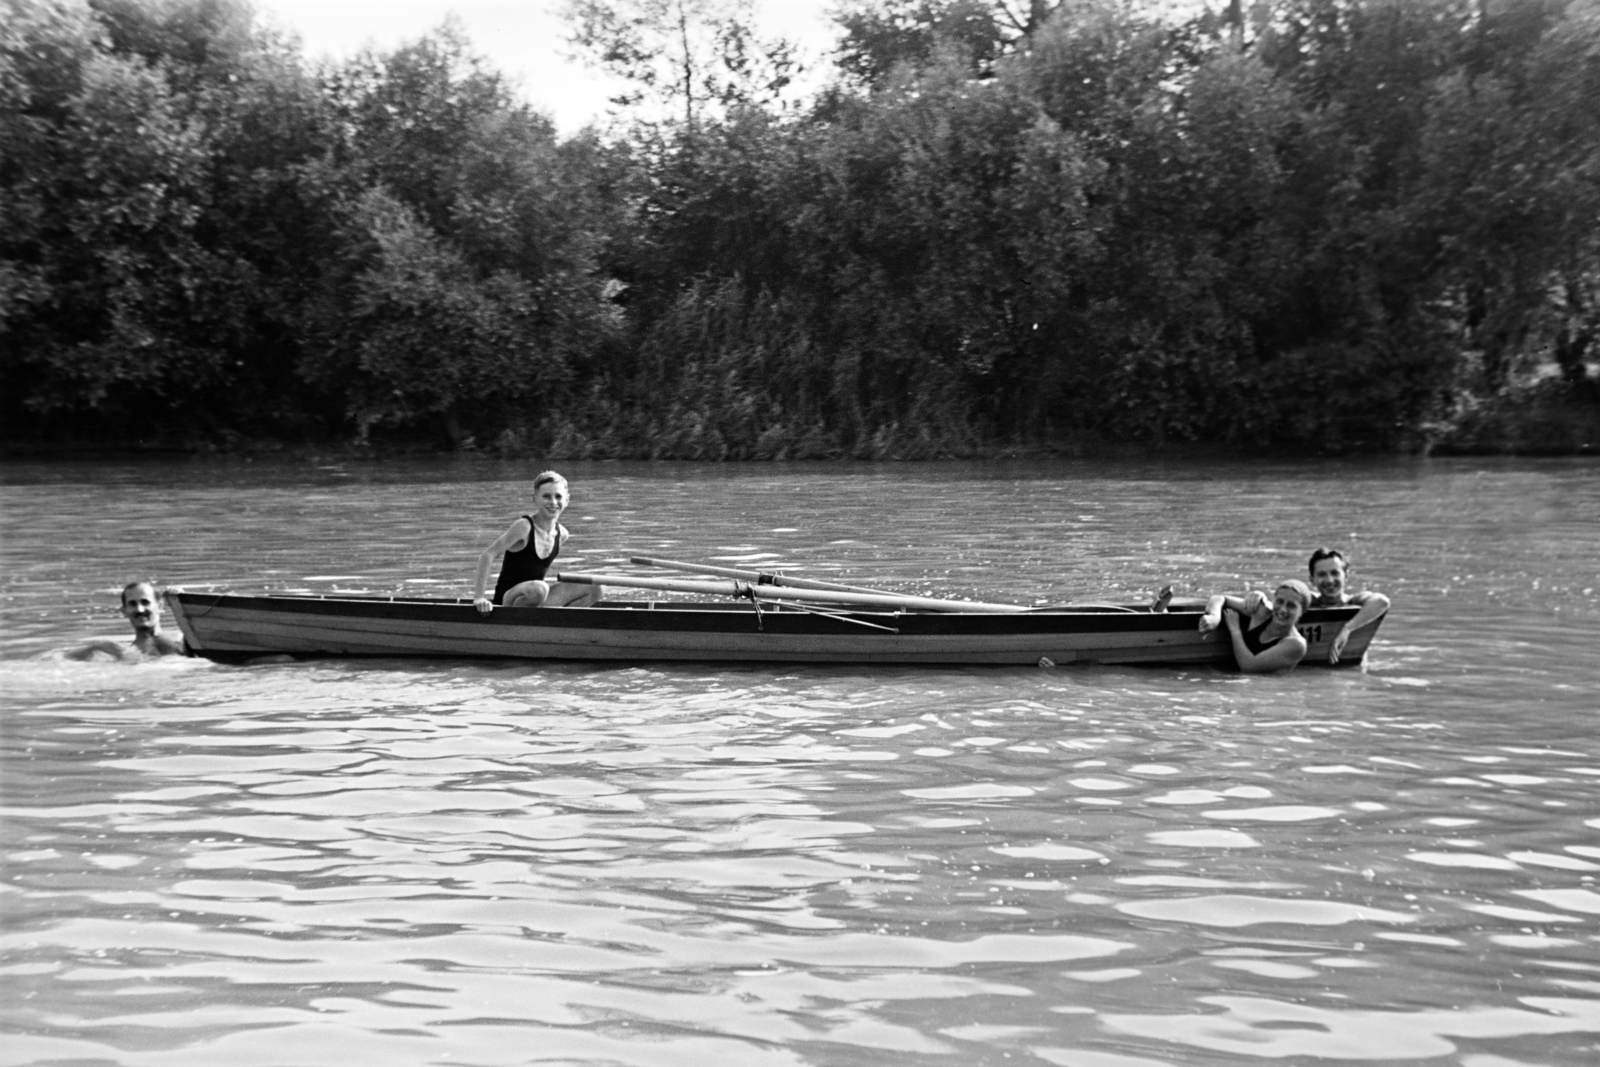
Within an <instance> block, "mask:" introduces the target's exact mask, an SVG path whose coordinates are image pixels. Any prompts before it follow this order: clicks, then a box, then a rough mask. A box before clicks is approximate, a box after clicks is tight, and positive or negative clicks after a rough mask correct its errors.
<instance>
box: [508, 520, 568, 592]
mask: <svg viewBox="0 0 1600 1067" xmlns="http://www.w3.org/2000/svg"><path fill="white" fill-rule="evenodd" d="M522 517H523V518H524V519H527V520H528V543H527V544H525V545H523V546H522V548H521V549H519V550H518V551H516V552H507V553H506V554H505V559H504V560H503V561H502V562H501V564H500V580H499V581H497V582H495V583H494V603H496V604H503V603H505V595H506V593H508V592H509V591H510V590H511V589H513V588H514V587H516V586H518V585H521V584H522V583H523V582H538V581H543V580H544V576H545V574H546V573H547V572H548V571H549V570H550V564H552V563H554V562H555V561H556V557H557V556H559V555H561V524H560V523H557V524H556V528H555V530H554V531H553V532H554V534H555V539H556V543H555V547H554V548H552V549H551V550H550V555H549V556H547V557H543V558H541V557H540V555H539V552H538V549H536V548H535V547H534V544H533V542H534V539H535V535H536V534H537V533H538V530H537V529H536V528H535V527H534V525H533V516H532V515H524V516H522Z"/></svg>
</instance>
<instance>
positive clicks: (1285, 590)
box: [1200, 578, 1313, 674]
mask: <svg viewBox="0 0 1600 1067" xmlns="http://www.w3.org/2000/svg"><path fill="white" fill-rule="evenodd" d="M1312 598H1313V594H1312V592H1311V587H1310V586H1309V585H1307V584H1306V583H1305V582H1302V581H1300V580H1299V579H1297V578H1290V579H1289V580H1288V581H1286V582H1284V583H1283V584H1281V585H1279V586H1278V588H1277V590H1276V591H1274V592H1273V594H1272V601H1271V604H1270V606H1269V605H1268V604H1267V600H1266V596H1265V595H1264V594H1262V593H1260V592H1251V593H1248V594H1246V595H1245V596H1242V597H1237V596H1214V597H1212V598H1211V599H1210V600H1209V601H1207V602H1206V611H1205V614H1204V615H1202V616H1201V617H1200V633H1201V635H1202V636H1203V637H1210V636H1211V634H1212V633H1214V632H1215V631H1216V629H1217V627H1219V626H1220V625H1222V624H1223V623H1224V622H1226V623H1227V626H1228V635H1229V637H1230V638H1231V639H1232V641H1233V655H1234V659H1235V660H1237V661H1238V663H1239V669H1240V670H1241V671H1243V672H1244V673H1246V674H1264V673H1266V672H1268V671H1286V670H1288V669H1289V668H1291V667H1293V666H1295V665H1296V664H1297V663H1299V662H1300V660H1301V659H1303V658H1304V657H1305V654H1306V649H1307V647H1309V646H1308V645H1307V644H1306V639H1305V637H1304V636H1303V635H1302V634H1301V633H1300V631H1299V630H1298V629H1296V628H1295V624H1296V623H1297V622H1299V621H1300V616H1302V615H1304V614H1305V613H1306V611H1307V610H1308V609H1309V608H1310V607H1311V601H1312ZM1246 620H1248V622H1246Z"/></svg>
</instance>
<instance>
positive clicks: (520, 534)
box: [472, 471, 605, 615]
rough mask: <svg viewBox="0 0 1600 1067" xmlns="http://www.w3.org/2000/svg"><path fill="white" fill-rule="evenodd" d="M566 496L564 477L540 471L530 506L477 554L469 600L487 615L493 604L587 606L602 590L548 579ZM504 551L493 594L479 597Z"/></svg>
mask: <svg viewBox="0 0 1600 1067" xmlns="http://www.w3.org/2000/svg"><path fill="white" fill-rule="evenodd" d="M569 500H570V496H569V490H568V488H567V480H566V479H565V478H563V477H562V476H561V475H559V474H557V473H556V472H555V471H545V472H544V473H542V474H540V475H539V476H538V477H537V478H535V479H534V480H533V503H534V510H533V513H532V514H531V515H524V516H522V517H521V518H519V519H517V520H516V521H514V522H513V523H512V524H511V525H510V527H508V528H507V529H506V532H505V533H503V534H501V535H500V536H499V537H498V538H496V539H495V542H494V544H492V545H490V546H489V547H488V548H486V549H484V550H483V551H482V552H481V553H479V554H478V572H477V576H476V578H475V580H474V581H473V585H472V590H473V592H472V604H473V607H475V608H477V609H478V611H479V613H481V614H485V615H486V614H488V613H489V612H491V611H493V610H494V605H496V604H501V605H504V606H505V607H508V608H538V607H546V608H562V607H578V608H585V607H591V606H593V605H594V604H597V603H599V601H600V600H601V598H602V597H603V596H604V595H605V589H604V588H603V587H601V586H598V585H582V584H579V583H577V582H553V583H552V582H547V581H545V575H546V574H547V573H549V570H550V565H551V564H552V563H554V562H555V560H556V557H557V556H559V555H560V554H561V546H562V545H564V544H566V543H567V537H568V534H567V529H566V527H564V526H562V525H561V513H562V512H563V511H565V510H566V508H567V504H568V502H569ZM502 553H503V554H504V557H505V558H504V560H503V562H502V563H501V564H500V580H499V581H497V582H496V583H495V586H494V597H493V598H492V599H491V598H490V597H487V596H485V595H484V588H485V586H486V585H487V584H488V581H489V565H490V564H491V563H492V562H493V561H494V557H495V556H497V555H500V554H502Z"/></svg>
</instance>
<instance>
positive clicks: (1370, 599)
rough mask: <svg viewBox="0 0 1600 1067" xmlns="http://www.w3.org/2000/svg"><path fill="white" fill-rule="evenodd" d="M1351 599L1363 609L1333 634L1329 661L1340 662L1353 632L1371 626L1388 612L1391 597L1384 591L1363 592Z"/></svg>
mask: <svg viewBox="0 0 1600 1067" xmlns="http://www.w3.org/2000/svg"><path fill="white" fill-rule="evenodd" d="M1351 599H1353V600H1356V601H1357V602H1358V603H1360V605H1361V610H1360V611H1358V612H1356V613H1355V616H1354V617H1353V618H1352V619H1351V620H1350V621H1349V622H1347V623H1345V624H1344V625H1343V626H1341V627H1340V628H1339V632H1338V633H1336V634H1334V635H1333V647H1332V648H1330V649H1328V662H1329V663H1338V662H1339V657H1340V656H1341V655H1342V654H1343V653H1344V646H1345V645H1346V644H1348V643H1349V641H1350V635H1351V634H1353V633H1355V632H1356V631H1357V630H1359V629H1361V628H1362V627H1363V626H1371V625H1372V624H1373V623H1375V622H1377V621H1378V620H1379V619H1381V618H1383V617H1384V615H1386V614H1388V611H1389V598H1388V597H1386V596H1384V595H1383V594H1382V593H1361V594H1358V596H1356V597H1352V598H1351Z"/></svg>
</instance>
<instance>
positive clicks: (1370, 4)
mask: <svg viewBox="0 0 1600 1067" xmlns="http://www.w3.org/2000/svg"><path fill="white" fill-rule="evenodd" d="M0 5H3V9H4V10H3V16H4V17H3V19H0V143H3V144H4V146H5V151H4V152H3V154H0V393H3V399H0V404H3V405H4V408H3V410H4V414H5V417H6V419H7V424H8V427H10V429H9V431H8V432H9V433H11V434H12V435H13V436H16V435H17V434H20V433H28V434H33V435H38V436H44V437H47V438H49V437H52V436H53V437H62V436H68V435H74V434H76V435H87V436H102V437H125V436H127V435H130V434H141V433H148V432H149V427H150V426H151V424H152V422H155V423H157V424H159V425H161V426H164V427H168V428H169V433H170V436H172V437H173V438H176V439H184V440H189V441H217V440H227V439H228V438H229V437H230V436H236V435H242V436H244V437H248V438H255V439H261V438H266V437H276V438H279V439H285V440H307V439H315V440H323V439H328V438H348V439H355V440H358V441H372V440H379V439H383V440H390V441H407V440H415V441H418V442H421V443H425V444H433V445H437V444H440V443H446V442H450V443H453V444H454V445H455V446H456V447H490V446H495V447H502V448H506V449H513V450H515V449H538V450H546V451H553V452H555V453H557V454H569V455H648V456H682V457H699V458H717V459H723V458H760V457H799V456H829V455H858V456H932V455H941V454H956V453H968V452H972V451H975V450H977V449H981V448H984V447H993V446H999V445H1007V444H1028V443H1039V442H1049V441H1054V440H1059V439H1061V438H1063V437H1070V436H1074V435H1095V436H1100V437H1110V438H1115V439H1132V440H1143V441H1152V442H1158V443H1160V442H1171V441H1175V440H1188V441H1209V442H1221V443H1227V444H1232V445H1236V446H1255V447H1259V446H1277V447H1293V448H1304V449H1314V450H1337V449H1356V448H1380V449H1381V448H1396V447H1414V446H1416V445H1418V444H1420V443H1424V442H1426V441H1427V440H1428V439H1429V438H1430V437H1431V436H1433V435H1437V434H1438V433H1439V432H1441V428H1448V427H1450V426H1452V425H1468V424H1471V425H1475V426H1484V425H1488V424H1489V421H1492V420H1489V421H1486V418H1487V417H1486V416H1485V415H1484V412H1485V411H1487V410H1489V408H1488V407H1486V405H1491V406H1492V405H1493V404H1494V403H1496V402H1497V401H1496V398H1498V397H1510V396H1513V395H1520V394H1518V393H1517V391H1518V390H1526V389H1528V388H1531V387H1532V385H1531V383H1534V382H1536V381H1538V380H1540V378H1541V376H1548V381H1547V382H1546V383H1545V384H1543V385H1539V386H1538V388H1539V389H1541V390H1543V392H1541V393H1540V394H1539V395H1540V397H1541V398H1543V399H1541V400H1540V401H1539V403H1538V404H1525V405H1523V406H1522V407H1521V408H1517V407H1515V406H1514V405H1513V406H1512V407H1506V408H1505V410H1507V411H1511V410H1527V411H1534V410H1537V411H1546V410H1548V405H1549V402H1552V401H1551V400H1550V398H1551V397H1555V396H1557V395H1558V394H1559V395H1561V396H1567V397H1569V398H1574V399H1576V400H1577V401H1580V402H1583V403H1588V404H1591V405H1593V404H1595V402H1596V387H1595V383H1594V376H1593V374H1592V373H1591V370H1590V367H1591V364H1592V363H1593V361H1594V360H1595V359H1596V355H1597V342H1596V336H1597V333H1600V109H1597V108H1595V107H1594V105H1593V101H1594V100H1596V99H1600V0H1525V2H1515V3H1513V2H1509V0H1488V2H1484V0H1274V2H1270V3H1263V4H1254V5H1248V6H1247V5H1243V4H1239V3H1232V4H1227V5H1223V6H1218V7H1217V8H1216V9H1214V10H1211V11H1202V12H1199V13H1197V14H1195V15H1194V16H1193V17H1185V18H1182V19H1179V18H1175V17H1174V16H1173V15H1171V14H1169V13H1168V12H1167V11H1166V9H1164V8H1162V7H1160V6H1156V5H1144V4H1140V3H1134V2H1130V0H1062V2H1060V3H1045V2H1044V0H1030V2H1028V3H1021V2H1020V0H948V2H947V0H881V2H872V0H851V2H850V3H848V4H846V5H845V6H844V7H842V8H841V9H840V11H839V14H838V21H839V27H840V29H839V49H838V52H837V54H836V60H837V62H838V72H837V73H838V76H837V78H836V79H835V81H834V82H833V83H832V84H831V85H830V86H829V87H828V88H827V89H826V90H825V91H823V92H822V93H821V94H820V95H819V96H818V97H817V98H816V100H815V101H814V102H813V104H812V105H811V106H810V107H809V109H807V110H804V111H801V110H796V109H795V108H793V107H790V106H785V105H782V104H781V103H780V98H781V97H782V95H783V92H784V89H785V85H786V81H787V79H788V78H789V77H790V76H791V75H792V73H793V70H794V67H793V58H794V57H793V54H792V51H790V50H789V49H788V46H787V45H786V44H784V43H783V42H767V41H765V40H763V39H762V38H761V36H760V35H759V34H758V33H756V31H755V29H754V23H753V20H752V18H751V12H750V9H749V8H748V7H747V6H742V5H741V4H739V3H734V2H731V0H730V2H728V3H720V2H718V0H628V2H627V3H623V4H590V3H587V0H578V2H576V3H574V4H573V5H572V6H571V10H570V15H569V17H570V19H571V24H572V26H573V38H572V40H573V43H574V45H575V46H576V47H578V48H579V49H580V50H583V51H585V52H587V53H588V54H589V55H590V56H591V57H592V58H593V59H594V60H595V61H596V62H598V63H600V64H601V65H602V66H605V67H607V68H609V69H611V70H612V71H613V72H615V73H619V74H621V75H623V76H624V77H625V78H627V79H630V80H631V83H632V85H633V86H634V91H633V92H632V93H631V94H630V96H629V97H628V98H627V100H625V101H624V113H625V114H629V115H632V116H634V117H635V119H636V120H637V121H636V122H635V123H634V124H633V125H631V126H628V125H623V126H618V127H615V128H614V130H613V133H612V134H611V135H610V136H609V137H607V138H601V137H600V136H598V135H596V134H594V133H587V132H586V133H584V134H580V135H578V136H576V137H572V138H568V139H566V140H562V139H561V138H559V137H558V136H557V134H556V131H555V130H554V128H553V127H552V125H551V123H550V121H549V120H548V118H546V117H545V116H544V115H543V114H541V113H540V112H538V111H537V110H534V109H533V108H531V107H530V106H529V105H527V104H525V103H523V102H521V101H519V100H518V99H517V98H516V97H515V96H514V95H513V93H512V92H511V91H510V89H509V88H508V87H507V85H506V83H505V82H504V80H503V79H502V78H501V77H500V76H499V75H498V74H497V73H496V72H495V71H494V70H492V69H490V68H489V67H488V66H487V65H486V64H485V63H484V62H483V61H482V60H481V59H479V58H477V57H476V56H475V55H474V54H473V52H472V50H471V48H470V45H469V43H468V42H467V41H466V40H465V38H464V37H463V35H462V34H461V32H460V31H459V29H457V28H456V27H455V26H453V25H451V24H448V23H447V24H446V25H445V26H443V27H441V28H440V29H438V30H437V31H435V32H434V33H431V34H429V35H427V36H426V37H424V38H422V39H420V40H418V41H415V42H412V43H410V44H407V45H405V46H403V47H401V48H397V49H394V50H392V51H390V52H386V53H366V54H362V55H360V56H357V57H355V58H353V59H351V60H349V61H347V62H344V63H340V64H336V65H331V66H327V67H324V68H320V69H312V68H309V67H308V66H307V65H306V64H305V63H304V61H303V60H302V59H301V57H300V56H299V54H298V52H297V50H296V47H295V46H294V44H293V43H292V42H289V41H284V40H281V39H278V38H275V37H273V36H272V35H271V34H269V33H266V32H264V31H262V30H261V29H259V28H258V27H257V26H256V25H255V23H254V22H253V21H252V17H251V14H250V11H249V9H248V7H247V6H246V5H245V4H244V2H243V0H139V2H135V0H0ZM694 27H698V30H697V31H696V32H690V31H691V29H692V28H694ZM152 405H160V410H161V411H171V412H172V413H173V415H172V417H171V418H170V419H165V420H152V419H151V418H150V412H151V406H152ZM1540 417H1543V416H1540Z"/></svg>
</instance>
